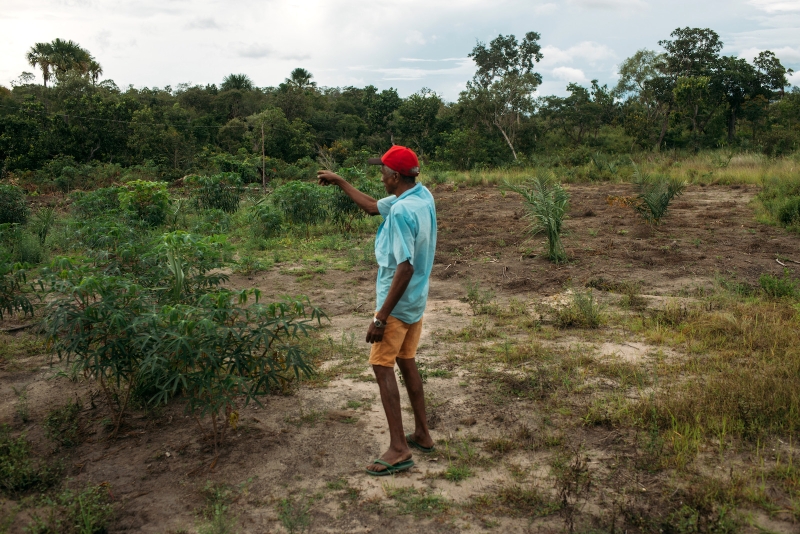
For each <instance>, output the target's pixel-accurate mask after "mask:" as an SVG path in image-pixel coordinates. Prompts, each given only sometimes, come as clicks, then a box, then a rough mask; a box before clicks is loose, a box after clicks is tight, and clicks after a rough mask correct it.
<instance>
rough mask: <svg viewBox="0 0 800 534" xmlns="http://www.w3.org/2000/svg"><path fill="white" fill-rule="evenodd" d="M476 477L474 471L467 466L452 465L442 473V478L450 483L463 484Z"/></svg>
mask: <svg viewBox="0 0 800 534" xmlns="http://www.w3.org/2000/svg"><path fill="white" fill-rule="evenodd" d="M471 476H474V473H473V472H472V469H470V468H469V467H467V466H465V465H450V466H448V467H447V469H445V470H444V471H443V472H442V478H444V479H445V480H449V481H450V482H461V481H462V480H466V479H468V478H469V477H471Z"/></svg>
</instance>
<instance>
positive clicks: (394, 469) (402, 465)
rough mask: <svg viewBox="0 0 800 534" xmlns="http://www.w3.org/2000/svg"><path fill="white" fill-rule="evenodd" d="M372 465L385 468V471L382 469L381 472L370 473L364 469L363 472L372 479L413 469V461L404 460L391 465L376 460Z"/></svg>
mask: <svg viewBox="0 0 800 534" xmlns="http://www.w3.org/2000/svg"><path fill="white" fill-rule="evenodd" d="M372 463H373V464H380V465H384V466H386V469H384V470H383V471H370V470H369V469H365V471H366V472H367V473H368V474H370V475H372V476H374V477H385V476H388V475H393V474H395V473H399V472H400V471H405V470H406V469H411V468H412V467H414V460H405V461H402V462H398V463H396V464H394V465H392V464H390V463H389V462H384V461H383V460H381V459H380V458H378V459H377V460H374V461H373V462H372Z"/></svg>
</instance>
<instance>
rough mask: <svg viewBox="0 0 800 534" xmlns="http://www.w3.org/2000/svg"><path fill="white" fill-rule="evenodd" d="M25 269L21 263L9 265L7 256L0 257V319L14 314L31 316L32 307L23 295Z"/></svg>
mask: <svg viewBox="0 0 800 534" xmlns="http://www.w3.org/2000/svg"><path fill="white" fill-rule="evenodd" d="M25 268H26V266H25V265H22V264H21V263H11V261H10V258H9V257H8V256H6V257H0V319H3V317H4V315H5V314H8V315H12V314H14V313H15V312H22V313H23V314H25V315H33V305H32V304H31V301H30V300H29V299H28V297H27V296H25V294H24V288H23V284H25V282H26V276H25V271H26V269H25Z"/></svg>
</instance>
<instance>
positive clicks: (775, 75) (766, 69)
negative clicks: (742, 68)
mask: <svg viewBox="0 0 800 534" xmlns="http://www.w3.org/2000/svg"><path fill="white" fill-rule="evenodd" d="M753 66H754V67H755V69H756V73H757V75H758V78H759V81H760V83H761V85H762V86H764V87H765V88H767V89H769V90H770V91H772V92H773V93H777V94H778V95H780V96H779V98H783V97H784V95H785V94H786V93H785V92H784V90H785V89H786V87H788V86H789V85H790V84H789V80H788V79H787V77H786V76H787V74H792V73H793V72H794V71H793V70H792V69H787V68H786V67H784V66H783V65H781V61H780V60H779V59H778V58H777V57H776V56H775V54H774V53H772V52H770V51H769V50H765V51H763V52H761V53H760V54H758V56H757V57H756V58H755V59H754V60H753Z"/></svg>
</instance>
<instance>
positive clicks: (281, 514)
mask: <svg viewBox="0 0 800 534" xmlns="http://www.w3.org/2000/svg"><path fill="white" fill-rule="evenodd" d="M312 502H313V498H308V497H306V495H305V494H303V495H302V496H300V497H297V498H295V497H293V496H291V495H290V496H288V497H284V498H283V499H281V500H280V503H279V504H278V519H280V521H281V524H282V525H283V527H284V528H285V529H286V531H287V532H289V533H290V534H294V533H295V532H305V531H306V530H307V529H308V527H309V526H311V514H310V513H309V510H310V509H311V503H312Z"/></svg>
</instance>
